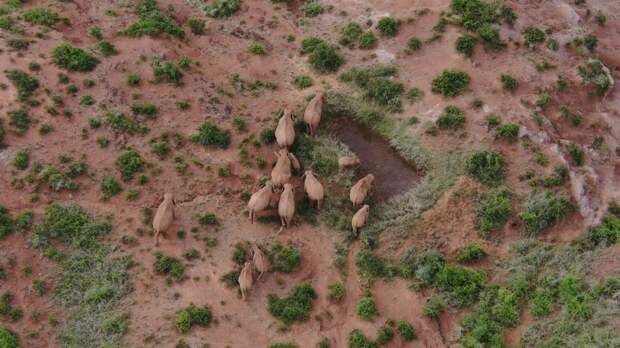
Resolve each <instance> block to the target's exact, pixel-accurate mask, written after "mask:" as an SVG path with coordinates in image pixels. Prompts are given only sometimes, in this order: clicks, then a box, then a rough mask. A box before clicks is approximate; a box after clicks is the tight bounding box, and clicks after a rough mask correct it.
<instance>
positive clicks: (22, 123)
mask: <svg viewBox="0 0 620 348" xmlns="http://www.w3.org/2000/svg"><path fill="white" fill-rule="evenodd" d="M9 118H10V119H11V121H10V122H9V124H10V125H11V126H13V127H15V132H17V135H24V134H26V132H27V131H28V129H30V123H31V120H30V116H29V115H28V110H26V109H18V110H14V111H9Z"/></svg>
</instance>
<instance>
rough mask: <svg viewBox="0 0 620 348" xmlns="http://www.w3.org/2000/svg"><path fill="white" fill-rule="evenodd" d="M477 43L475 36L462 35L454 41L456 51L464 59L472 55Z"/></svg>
mask: <svg viewBox="0 0 620 348" xmlns="http://www.w3.org/2000/svg"><path fill="white" fill-rule="evenodd" d="M477 41H478V39H476V37H475V36H473V35H470V34H463V35H461V36H459V37H458V39H456V43H455V47H456V51H457V52H459V53H461V54H462V55H464V56H466V57H471V56H472V55H473V54H474V48H476V42H477Z"/></svg>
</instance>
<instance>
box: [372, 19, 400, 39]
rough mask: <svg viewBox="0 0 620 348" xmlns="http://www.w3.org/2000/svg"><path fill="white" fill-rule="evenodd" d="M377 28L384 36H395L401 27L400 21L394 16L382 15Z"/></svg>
mask: <svg viewBox="0 0 620 348" xmlns="http://www.w3.org/2000/svg"><path fill="white" fill-rule="evenodd" d="M377 29H378V30H379V32H380V33H381V35H383V36H388V37H395V36H396V35H398V30H399V29H400V22H399V21H397V20H396V19H394V18H392V17H382V18H381V19H380V20H379V22H378V23H377Z"/></svg>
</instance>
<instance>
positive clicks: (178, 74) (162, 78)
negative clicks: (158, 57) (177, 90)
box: [151, 61, 183, 86]
mask: <svg viewBox="0 0 620 348" xmlns="http://www.w3.org/2000/svg"><path fill="white" fill-rule="evenodd" d="M151 67H152V68H153V76H154V77H155V83H160V82H168V83H174V84H175V85H177V86H179V85H181V84H182V83H183V72H182V71H181V69H179V68H178V67H177V66H176V65H175V64H174V63H173V62H171V61H163V62H161V61H155V62H153V64H151Z"/></svg>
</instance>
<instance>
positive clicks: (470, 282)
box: [435, 265, 486, 307]
mask: <svg viewBox="0 0 620 348" xmlns="http://www.w3.org/2000/svg"><path fill="white" fill-rule="evenodd" d="M435 282H436V285H437V287H438V288H439V289H440V290H442V292H443V293H444V296H445V298H446V301H447V302H448V303H449V304H450V305H452V306H455V307H466V306H469V305H471V304H473V303H474V302H476V300H477V299H478V295H479V293H480V291H482V289H483V288H484V286H485V284H486V274H485V273H484V272H483V271H479V270H473V269H469V268H465V267H461V266H455V265H446V266H444V268H443V269H442V270H441V271H439V273H438V274H437V277H436V279H435Z"/></svg>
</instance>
